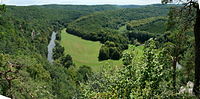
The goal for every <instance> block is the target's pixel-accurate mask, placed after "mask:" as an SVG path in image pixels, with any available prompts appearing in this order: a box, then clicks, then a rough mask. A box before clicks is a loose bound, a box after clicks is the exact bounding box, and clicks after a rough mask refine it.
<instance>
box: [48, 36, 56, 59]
mask: <svg viewBox="0 0 200 99" xmlns="http://www.w3.org/2000/svg"><path fill="white" fill-rule="evenodd" d="M56 34H57V33H56V32H53V33H52V35H51V41H50V43H49V45H48V56H47V59H48V61H49V62H50V63H52V62H53V48H54V47H55V46H56V44H55V40H56Z"/></svg>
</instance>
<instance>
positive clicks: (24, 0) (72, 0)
mask: <svg viewBox="0 0 200 99" xmlns="http://www.w3.org/2000/svg"><path fill="white" fill-rule="evenodd" d="M160 2H161V0H3V3H4V4H8V5H19V6H24V5H41V4H77V5H78V4H81V5H95V4H118V5H127V4H128V5H129V4H137V5H147V4H157V3H160Z"/></svg>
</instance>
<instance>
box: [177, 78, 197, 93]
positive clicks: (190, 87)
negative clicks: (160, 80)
mask: <svg viewBox="0 0 200 99" xmlns="http://www.w3.org/2000/svg"><path fill="white" fill-rule="evenodd" d="M193 87H194V83H193V82H191V81H189V82H188V83H187V86H185V87H184V86H181V88H180V90H179V94H185V93H187V94H189V95H193Z"/></svg>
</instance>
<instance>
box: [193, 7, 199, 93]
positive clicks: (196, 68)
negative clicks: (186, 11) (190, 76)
mask: <svg viewBox="0 0 200 99" xmlns="http://www.w3.org/2000/svg"><path fill="white" fill-rule="evenodd" d="M194 35H195V83H194V90H193V91H194V93H195V95H197V96H199V95H200V92H199V85H200V10H199V9H197V12H196V23H195V26H194Z"/></svg>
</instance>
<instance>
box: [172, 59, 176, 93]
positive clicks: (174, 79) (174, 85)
mask: <svg viewBox="0 0 200 99" xmlns="http://www.w3.org/2000/svg"><path fill="white" fill-rule="evenodd" d="M176 63H177V58H176V57H174V58H173V63H172V65H173V82H172V83H173V87H174V93H176Z"/></svg>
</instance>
